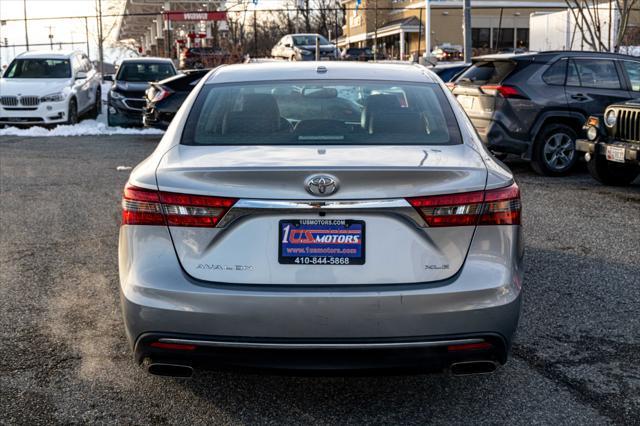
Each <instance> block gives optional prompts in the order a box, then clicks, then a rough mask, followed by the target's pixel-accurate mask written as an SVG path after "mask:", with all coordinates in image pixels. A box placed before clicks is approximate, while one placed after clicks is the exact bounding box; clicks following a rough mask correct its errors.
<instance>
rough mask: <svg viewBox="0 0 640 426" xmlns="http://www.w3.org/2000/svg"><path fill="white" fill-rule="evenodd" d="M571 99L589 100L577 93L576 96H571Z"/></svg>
mask: <svg viewBox="0 0 640 426" xmlns="http://www.w3.org/2000/svg"><path fill="white" fill-rule="evenodd" d="M571 99H575V100H576V101H586V100H587V99H589V98H588V97H587V96H586V95H583V94H582V93H576V94H575V95H571Z"/></svg>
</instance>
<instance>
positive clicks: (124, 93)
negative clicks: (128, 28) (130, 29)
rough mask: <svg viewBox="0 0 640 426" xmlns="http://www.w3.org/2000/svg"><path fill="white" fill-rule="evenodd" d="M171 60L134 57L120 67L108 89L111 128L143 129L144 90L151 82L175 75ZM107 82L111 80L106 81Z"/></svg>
mask: <svg viewBox="0 0 640 426" xmlns="http://www.w3.org/2000/svg"><path fill="white" fill-rule="evenodd" d="M176 74H177V71H176V68H175V66H174V65H173V62H171V60H170V59H162V58H132V59H125V60H123V61H122V64H120V67H119V68H118V72H117V73H116V75H115V78H112V79H111V80H113V86H111V90H109V98H108V104H109V107H108V116H107V117H108V123H109V126H141V125H142V109H143V108H144V106H145V105H146V103H147V101H146V99H145V91H146V90H147V88H148V87H149V83H150V82H152V81H158V80H164V79H165V78H167V77H170V76H173V75H176ZM105 80H109V79H108V78H105Z"/></svg>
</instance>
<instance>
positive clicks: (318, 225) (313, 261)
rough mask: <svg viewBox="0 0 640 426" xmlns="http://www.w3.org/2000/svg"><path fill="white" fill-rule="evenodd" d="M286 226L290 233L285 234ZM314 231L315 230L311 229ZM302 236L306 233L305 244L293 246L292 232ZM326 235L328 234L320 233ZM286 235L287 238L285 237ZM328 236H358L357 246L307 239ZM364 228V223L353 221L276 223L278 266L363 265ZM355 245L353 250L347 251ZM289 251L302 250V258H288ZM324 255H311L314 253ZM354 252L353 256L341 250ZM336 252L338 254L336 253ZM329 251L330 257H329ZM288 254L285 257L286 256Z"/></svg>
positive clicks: (290, 221)
mask: <svg viewBox="0 0 640 426" xmlns="http://www.w3.org/2000/svg"><path fill="white" fill-rule="evenodd" d="M287 225H289V229H288V230H287V229H286V228H287ZM314 228H315V229H314ZM296 231H298V232H297V235H298V236H300V235H301V231H305V232H310V234H306V233H305V238H307V240H305V241H298V242H292V241H291V237H293V236H294V232H296ZM313 231H315V232H313ZM323 231H327V232H323ZM285 234H286V235H285ZM318 234H319V235H320V236H331V235H337V236H338V237H340V236H341V235H344V236H345V240H346V239H347V236H349V235H351V236H359V243H353V242H330V241H328V242H320V243H318V242H317V241H313V242H309V240H308V238H309V235H311V236H313V237H314V238H315V237H316V236H317V235H318ZM365 234H366V225H365V221H364V220H355V219H321V218H320V219H282V220H280V221H279V222H278V263H279V264H281V265H314V266H315V265H322V266H353V265H364V264H365V262H366V255H365ZM351 245H356V246H355V247H350V246H351ZM290 249H297V250H303V251H304V254H303V253H301V254H299V255H296V254H291V250H290ZM322 249H324V251H326V253H320V252H318V253H313V251H316V250H322ZM345 249H349V250H353V249H355V253H346V252H345V251H344V250H345ZM336 250H337V251H338V252H336ZM329 251H331V253H329ZM287 252H288V253H287Z"/></svg>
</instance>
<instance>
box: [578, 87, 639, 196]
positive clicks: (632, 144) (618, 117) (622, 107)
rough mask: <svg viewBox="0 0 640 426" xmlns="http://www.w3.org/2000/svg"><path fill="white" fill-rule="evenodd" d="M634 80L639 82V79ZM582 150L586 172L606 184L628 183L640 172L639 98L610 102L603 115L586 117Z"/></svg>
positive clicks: (580, 142) (579, 140)
mask: <svg viewBox="0 0 640 426" xmlns="http://www.w3.org/2000/svg"><path fill="white" fill-rule="evenodd" d="M635 84H640V80H638V81H636V82H635ZM585 130H586V133H587V139H578V141H577V142H576V149H577V150H578V151H580V152H584V153H585V159H586V160H587V168H588V169H589V173H591V176H593V177H594V178H595V179H596V180H598V181H599V182H601V183H604V184H605V185H629V184H630V183H631V182H633V181H634V180H635V179H636V178H637V177H638V176H639V175H640V99H636V100H632V101H628V102H620V103H617V104H613V105H610V106H609V107H608V108H607V109H606V110H605V112H604V117H603V118H602V119H601V118H599V117H589V119H588V120H587V123H586V124H585Z"/></svg>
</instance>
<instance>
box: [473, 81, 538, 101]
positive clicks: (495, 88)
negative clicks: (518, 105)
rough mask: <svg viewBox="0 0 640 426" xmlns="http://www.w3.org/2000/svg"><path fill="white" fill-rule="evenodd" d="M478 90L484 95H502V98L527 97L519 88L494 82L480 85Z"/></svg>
mask: <svg viewBox="0 0 640 426" xmlns="http://www.w3.org/2000/svg"><path fill="white" fill-rule="evenodd" d="M480 90H481V91H482V93H484V94H485V95H491V96H498V95H500V96H502V97H503V98H514V99H529V97H528V96H527V95H525V94H524V93H522V91H521V90H520V89H518V88H517V87H515V86H505V85H501V84H498V85H495V84H487V85H484V86H480Z"/></svg>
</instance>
